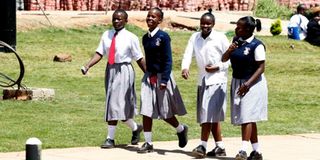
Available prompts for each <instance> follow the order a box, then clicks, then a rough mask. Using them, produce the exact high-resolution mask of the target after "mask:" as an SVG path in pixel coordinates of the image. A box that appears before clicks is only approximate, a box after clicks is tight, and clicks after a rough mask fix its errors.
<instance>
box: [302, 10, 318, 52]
mask: <svg viewBox="0 0 320 160" xmlns="http://www.w3.org/2000/svg"><path fill="white" fill-rule="evenodd" d="M311 12H312V15H313V18H312V19H310V21H309V23H308V29H307V31H308V32H307V38H306V39H305V40H306V41H307V42H309V43H310V44H312V45H315V46H320V7H319V6H318V7H314V8H311Z"/></svg>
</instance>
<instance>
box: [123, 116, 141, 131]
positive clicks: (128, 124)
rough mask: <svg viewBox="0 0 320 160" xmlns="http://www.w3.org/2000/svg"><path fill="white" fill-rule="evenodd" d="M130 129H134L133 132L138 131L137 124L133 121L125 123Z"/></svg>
mask: <svg viewBox="0 0 320 160" xmlns="http://www.w3.org/2000/svg"><path fill="white" fill-rule="evenodd" d="M124 123H125V124H126V125H127V126H128V127H130V128H131V129H132V131H136V130H137V129H138V125H137V123H136V122H135V121H134V120H133V119H128V120H127V121H125V122H124Z"/></svg>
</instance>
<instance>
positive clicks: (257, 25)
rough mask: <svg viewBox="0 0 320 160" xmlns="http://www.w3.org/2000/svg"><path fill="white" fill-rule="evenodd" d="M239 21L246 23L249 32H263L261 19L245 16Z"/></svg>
mask: <svg viewBox="0 0 320 160" xmlns="http://www.w3.org/2000/svg"><path fill="white" fill-rule="evenodd" d="M239 21H242V22H244V24H245V26H246V27H248V28H249V31H250V32H251V33H253V31H254V29H257V31H258V32H259V31H261V21H260V19H254V18H253V17H252V16H245V17H242V18H240V19H239Z"/></svg>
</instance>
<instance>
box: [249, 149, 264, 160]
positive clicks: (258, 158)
mask: <svg viewBox="0 0 320 160" xmlns="http://www.w3.org/2000/svg"><path fill="white" fill-rule="evenodd" d="M248 160H263V158H262V154H261V153H259V152H257V151H252V152H251V153H250V156H249V157H248Z"/></svg>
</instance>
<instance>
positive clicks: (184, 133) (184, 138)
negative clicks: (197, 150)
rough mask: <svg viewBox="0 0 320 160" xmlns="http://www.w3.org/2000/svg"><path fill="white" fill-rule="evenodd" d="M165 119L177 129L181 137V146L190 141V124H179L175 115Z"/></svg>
mask: <svg viewBox="0 0 320 160" xmlns="http://www.w3.org/2000/svg"><path fill="white" fill-rule="evenodd" d="M164 121H166V122H167V123H169V124H170V125H171V126H172V127H174V128H175V129H176V131H177V135H178V138H179V147H181V148H183V147H185V146H186V145H187V143H188V126H186V125H182V124H179V122H178V120H177V118H176V117H175V116H173V117H171V118H167V119H164Z"/></svg>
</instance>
